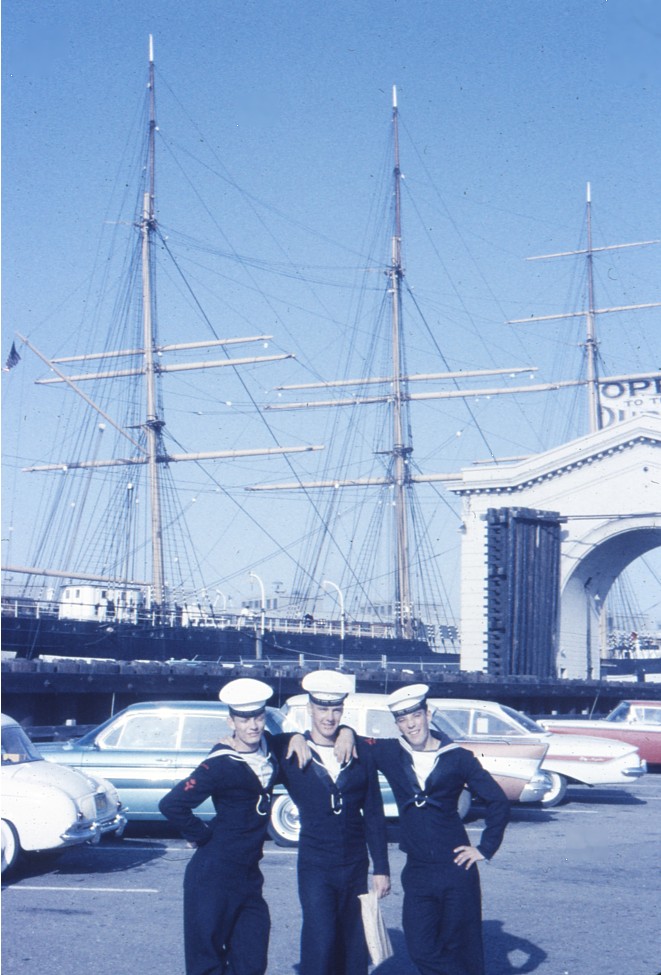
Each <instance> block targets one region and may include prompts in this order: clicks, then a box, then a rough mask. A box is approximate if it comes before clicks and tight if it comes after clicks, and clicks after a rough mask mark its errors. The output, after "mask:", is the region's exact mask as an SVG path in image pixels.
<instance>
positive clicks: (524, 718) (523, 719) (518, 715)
mask: <svg viewBox="0 0 661 975" xmlns="http://www.w3.org/2000/svg"><path fill="white" fill-rule="evenodd" d="M502 708H503V711H504V712H505V714H509V716H510V718H513V719H514V720H515V721H516V723H517V724H519V725H521V727H522V728H525V729H526V731H528V732H531V733H532V734H533V735H545V734H547V731H546V730H545V729H544V728H542V726H541V724H537V722H536V721H533V719H532V718H529V717H528V715H527V714H524V713H523V712H522V711H515V710H514V708H508V707H507V705H506V704H504V705H502Z"/></svg>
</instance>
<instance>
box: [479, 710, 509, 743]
mask: <svg viewBox="0 0 661 975" xmlns="http://www.w3.org/2000/svg"><path fill="white" fill-rule="evenodd" d="M471 734H473V735H498V736H499V737H503V736H507V737H512V736H514V735H520V734H521V729H520V728H515V727H514V726H513V725H511V724H510V722H509V721H504V720H503V719H502V718H500V717H498V716H497V715H495V714H485V713H484V712H477V711H474V712H473V727H472V729H471Z"/></svg>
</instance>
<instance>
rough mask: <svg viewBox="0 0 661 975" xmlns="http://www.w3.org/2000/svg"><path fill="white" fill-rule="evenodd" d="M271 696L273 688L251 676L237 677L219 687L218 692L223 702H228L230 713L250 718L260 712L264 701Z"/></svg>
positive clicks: (264, 705) (264, 704) (264, 703)
mask: <svg viewBox="0 0 661 975" xmlns="http://www.w3.org/2000/svg"><path fill="white" fill-rule="evenodd" d="M272 696H273V688H272V687H269V685H268V684H265V683H264V681H262V680H255V679H254V678H252V677H239V678H238V680H231V681H230V682H229V684H225V686H224V687H221V689H220V693H219V694H218V697H219V699H220V700H221V701H222V702H223V704H228V705H229V709H230V714H236V715H237V716H238V717H240V718H251V717H253V716H254V715H256V714H261V713H262V712H263V710H264V708H265V707H266V702H267V701H268V700H269V698H271V697H272Z"/></svg>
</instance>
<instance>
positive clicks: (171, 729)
mask: <svg viewBox="0 0 661 975" xmlns="http://www.w3.org/2000/svg"><path fill="white" fill-rule="evenodd" d="M228 714H229V708H228V707H227V705H226V704H221V703H220V702H218V701H156V702H148V703H145V704H131V705H130V706H129V707H127V708H125V709H124V710H123V711H120V712H119V713H118V714H116V715H114V716H113V717H111V718H109V719H108V720H107V721H105V722H104V723H103V724H101V725H99V727H98V728H94V729H93V730H92V731H89V732H88V733H87V734H85V735H83V736H82V737H81V738H77V739H73V740H70V741H66V742H48V743H46V744H43V745H41V746H40V747H41V750H42V752H43V754H44V756H45V757H46V758H47V759H49V760H50V761H53V762H61V763H62V764H65V765H72V766H74V767H75V768H78V769H85V770H90V771H93V772H94V773H95V774H99V775H103V776H105V777H106V778H108V779H110V781H111V782H112V783H113V784H114V785H115V786H116V788H117V790H118V792H119V794H120V797H121V798H122V801H123V802H125V803H126V804H127V806H128V814H127V815H128V819H129V820H143V821H150V820H162V819H163V816H162V815H161V813H160V811H159V808H158V804H159V802H160V800H161V799H162V798H163V796H164V795H165V794H166V792H169V791H170V789H171V788H172V787H173V786H174V785H176V784H177V782H180V781H181V780H182V779H185V778H186V776H188V775H189V774H190V773H191V772H192V771H193V769H194V768H196V767H197V766H198V765H199V764H200V762H201V761H202V759H203V758H204V757H205V756H206V755H208V754H209V752H210V751H211V749H212V748H213V746H214V745H215V744H217V742H219V741H220V740H221V739H222V738H224V737H225V736H226V735H228V734H230V727H229V725H228V724H227V716H228ZM282 720H283V719H282V715H281V714H280V712H279V711H278V710H277V708H271V707H267V709H266V728H267V730H268V731H270V732H271V733H272V734H278V732H280V731H281V730H282ZM274 793H275V800H274V802H273V806H272V814H271V821H270V823H269V834H270V835H271V837H272V838H273V839H274V840H275V841H276V842H277V843H281V844H283V845H289V844H291V843H297V842H298V831H299V824H298V810H297V809H296V807H295V806H293V804H292V803H291V802H290V801H289V795H288V794H287V792H286V790H285V788H284V787H283V786H276V788H275V790H274ZM284 800H288V801H287V802H286V803H285V802H284ZM196 814H197V815H198V816H200V818H201V819H204V820H210V819H212V818H213V816H214V815H215V813H214V808H213V803H212V802H211V800H210V799H208V800H207V801H206V802H204V803H202V805H201V806H200V807H199V809H198V810H197V812H196Z"/></svg>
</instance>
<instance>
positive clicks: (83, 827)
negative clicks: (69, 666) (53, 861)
mask: <svg viewBox="0 0 661 975" xmlns="http://www.w3.org/2000/svg"><path fill="white" fill-rule="evenodd" d="M1 730H2V825H1V830H2V833H1V835H2V873H4V872H5V870H9V869H11V867H13V866H14V865H15V864H16V862H17V861H18V859H19V857H20V856H21V854H22V853H34V852H42V851H45V850H57V849H60V848H62V847H66V846H74V845H76V844H78V843H87V842H93V843H94V842H98V840H99V839H100V838H101V836H102V835H104V834H105V833H116V834H118V835H121V834H122V832H123V830H124V827H125V825H126V818H125V815H124V809H123V807H122V803H121V801H120V798H119V796H118V794H117V790H116V789H115V788H114V787H113V786H112V785H111V784H110V782H106V781H105V780H104V779H101V778H99V777H97V776H96V775H92V774H87V773H85V772H78V771H76V770H75V769H72V768H66V767H63V766H61V765H54V764H52V763H51V762H46V761H45V760H44V757H43V755H41V754H40V752H39V751H38V750H37V748H36V747H35V746H34V745H33V744H32V742H31V741H30V739H29V738H28V736H27V734H26V733H25V731H24V730H23V728H22V727H21V726H20V725H19V724H18V723H17V722H16V721H14V720H13V718H10V717H8V716H7V715H4V714H3V715H2V729H1Z"/></svg>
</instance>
